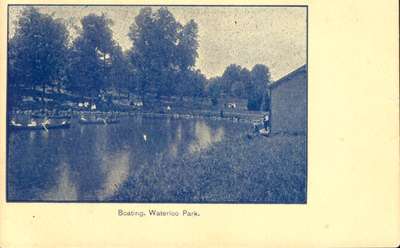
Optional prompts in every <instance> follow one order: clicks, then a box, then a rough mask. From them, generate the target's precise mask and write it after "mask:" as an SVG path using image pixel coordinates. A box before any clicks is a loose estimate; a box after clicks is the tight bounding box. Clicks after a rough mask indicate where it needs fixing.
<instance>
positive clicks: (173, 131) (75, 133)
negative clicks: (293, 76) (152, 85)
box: [7, 117, 248, 201]
mask: <svg viewBox="0 0 400 248" xmlns="http://www.w3.org/2000/svg"><path fill="white" fill-rule="evenodd" d="M239 130H248V126H246V125H245V124H239V123H232V122H229V121H217V120H204V119H191V120H175V119H161V118H160V119H157V118H144V117H143V118H142V117H129V118H122V119H121V123H118V124H112V125H80V124H78V123H74V124H73V125H72V126H71V128H70V129H59V130H50V131H49V132H45V131H17V132H11V133H10V134H9V140H8V148H9V150H8V165H7V166H8V167H7V178H8V187H7V191H8V200H10V201H102V200H106V199H112V198H113V195H114V194H116V191H117V190H118V188H119V187H120V185H122V184H123V183H124V182H125V181H126V180H127V179H128V178H129V177H130V176H132V175H134V174H135V170H138V169H139V168H140V167H142V166H149V165H151V164H152V163H153V162H154V159H156V157H159V156H156V155H160V154H162V156H163V157H164V158H168V159H174V158H178V157H179V156H182V155H190V154H195V153H199V152H201V151H203V150H205V149H207V148H208V147H209V146H210V145H212V144H214V143H216V142H219V141H221V140H223V139H224V138H226V137H229V136H233V135H237V133H238V131H239Z"/></svg>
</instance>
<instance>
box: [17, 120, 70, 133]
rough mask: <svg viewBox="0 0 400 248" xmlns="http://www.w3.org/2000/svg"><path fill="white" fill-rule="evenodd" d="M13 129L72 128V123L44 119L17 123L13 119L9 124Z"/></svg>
mask: <svg viewBox="0 0 400 248" xmlns="http://www.w3.org/2000/svg"><path fill="white" fill-rule="evenodd" d="M9 127H10V129H11V130H15V131H18V130H45V131H47V130H49V129H62V128H70V127H71V123H70V122H69V121H67V120H64V121H62V122H51V121H44V122H42V123H37V122H31V123H28V124H22V123H16V122H15V121H11V123H10V124H9Z"/></svg>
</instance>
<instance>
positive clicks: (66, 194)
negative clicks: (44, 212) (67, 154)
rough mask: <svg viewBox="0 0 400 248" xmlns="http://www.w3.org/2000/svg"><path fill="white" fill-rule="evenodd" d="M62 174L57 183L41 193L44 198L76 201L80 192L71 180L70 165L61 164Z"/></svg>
mask: <svg viewBox="0 0 400 248" xmlns="http://www.w3.org/2000/svg"><path fill="white" fill-rule="evenodd" d="M60 169H61V170H60V174H59V176H58V177H57V178H58V181H57V182H56V185H55V186H54V187H52V188H51V189H50V190H49V191H48V192H44V193H43V194H42V195H41V197H40V198H41V199H42V200H52V201H76V200H78V192H77V189H76V185H75V183H74V182H73V181H72V180H71V175H70V170H69V166H68V165H67V164H65V163H63V164H62V165H61V168H60Z"/></svg>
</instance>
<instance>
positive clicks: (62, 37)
mask: <svg viewBox="0 0 400 248" xmlns="http://www.w3.org/2000/svg"><path fill="white" fill-rule="evenodd" d="M67 42H68V32H67V30H66V28H65V25H64V24H63V23H62V22H61V21H60V20H55V19H54V18H53V17H52V16H50V15H46V14H41V13H39V12H38V11H37V10H36V9H34V8H27V9H25V10H24V11H23V12H22V15H21V17H20V19H19V20H18V22H17V28H16V31H15V35H14V37H13V38H12V39H11V40H10V41H9V50H8V55H9V59H8V78H9V81H10V87H11V88H12V90H11V91H12V92H16V93H19V91H20V90H21V89H23V88H32V89H35V88H36V87H37V86H40V87H41V88H42V90H43V94H44V90H45V87H46V86H51V85H55V84H61V83H62V80H63V75H64V73H65V71H64V70H65V65H66V58H67Z"/></svg>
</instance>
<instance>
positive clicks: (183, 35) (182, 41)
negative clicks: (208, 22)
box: [177, 20, 199, 71]
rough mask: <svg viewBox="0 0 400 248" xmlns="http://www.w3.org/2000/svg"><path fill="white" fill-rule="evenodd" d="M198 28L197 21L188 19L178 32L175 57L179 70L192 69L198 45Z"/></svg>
mask: <svg viewBox="0 0 400 248" xmlns="http://www.w3.org/2000/svg"><path fill="white" fill-rule="evenodd" d="M198 30H199V28H198V25H197V23H196V22H195V21H194V20H190V21H189V22H188V23H187V24H186V25H184V26H183V28H182V29H181V31H180V32H179V34H178V37H179V43H178V46H177V57H178V64H179V66H180V69H181V71H185V70H190V69H192V68H193V67H194V65H195V63H196V58H197V57H198V53H197V48H198V47H199V43H198V41H197V38H198Z"/></svg>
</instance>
